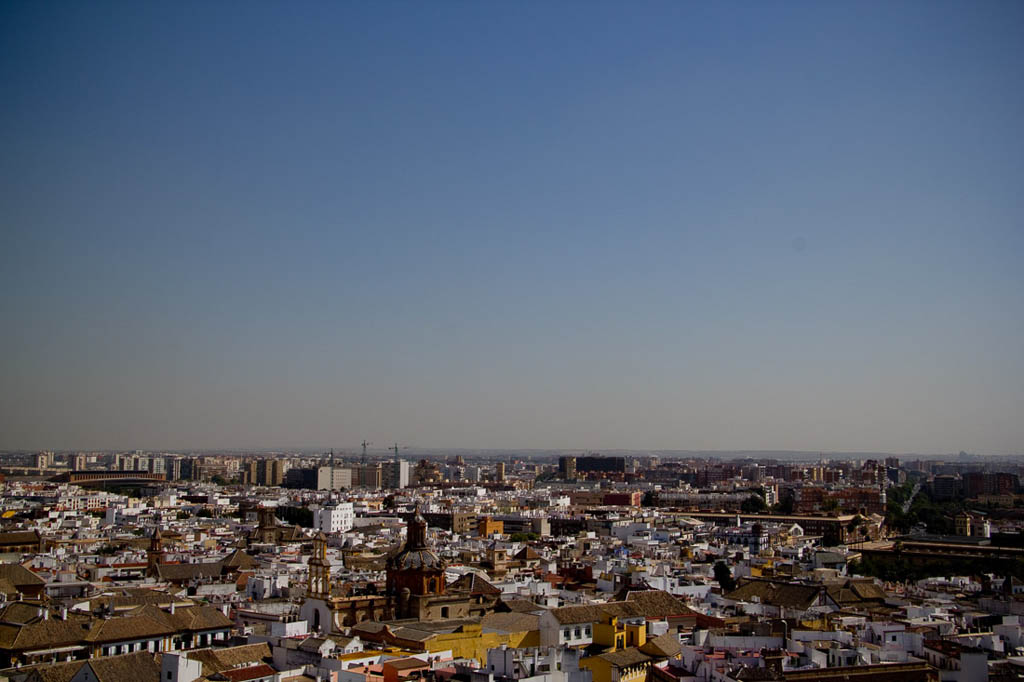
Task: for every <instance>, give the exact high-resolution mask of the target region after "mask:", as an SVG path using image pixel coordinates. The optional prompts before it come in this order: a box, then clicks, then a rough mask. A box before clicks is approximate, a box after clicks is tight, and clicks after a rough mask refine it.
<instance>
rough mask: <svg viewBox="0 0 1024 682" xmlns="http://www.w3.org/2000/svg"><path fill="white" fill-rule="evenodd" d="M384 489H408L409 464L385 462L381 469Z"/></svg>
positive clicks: (402, 461) (401, 461) (404, 462)
mask: <svg viewBox="0 0 1024 682" xmlns="http://www.w3.org/2000/svg"><path fill="white" fill-rule="evenodd" d="M382 469H383V473H384V487H385V488H407V487H409V463H408V462H406V461H405V460H397V461H394V462H386V463H385V464H384V465H383V467H382Z"/></svg>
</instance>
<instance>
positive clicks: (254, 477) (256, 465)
mask: <svg viewBox="0 0 1024 682" xmlns="http://www.w3.org/2000/svg"><path fill="white" fill-rule="evenodd" d="M242 482H243V483H246V484H248V485H265V486H279V485H282V484H283V483H284V462H282V461H281V460H279V459H262V458H261V459H251V460H249V461H248V462H246V463H245V464H243V466H242Z"/></svg>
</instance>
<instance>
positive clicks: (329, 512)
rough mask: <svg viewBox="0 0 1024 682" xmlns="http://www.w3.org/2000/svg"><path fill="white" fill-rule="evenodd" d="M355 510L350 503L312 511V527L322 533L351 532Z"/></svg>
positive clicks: (341, 503)
mask: <svg viewBox="0 0 1024 682" xmlns="http://www.w3.org/2000/svg"><path fill="white" fill-rule="evenodd" d="M355 515H356V514H355V509H354V507H353V505H352V503H351V502H340V503H338V504H336V505H334V506H332V507H321V508H319V509H314V510H313V527H314V528H316V529H317V530H321V531H323V532H324V533H346V532H348V531H350V530H352V524H353V520H354V519H355Z"/></svg>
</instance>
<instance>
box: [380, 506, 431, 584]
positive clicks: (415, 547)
mask: <svg viewBox="0 0 1024 682" xmlns="http://www.w3.org/2000/svg"><path fill="white" fill-rule="evenodd" d="M390 564H391V568H393V569H397V570H419V569H443V568H444V565H443V564H442V562H441V559H439V558H438V556H437V555H436V554H434V552H433V551H431V549H430V547H429V546H428V545H427V520H426V519H425V518H423V515H422V514H420V509H419V505H417V506H416V512H415V513H414V514H413V517H412V519H410V520H409V530H408V533H407V535H406V539H405V547H403V548H402V551H401V552H399V553H398V554H396V555H395V556H394V557H392V558H391V561H390Z"/></svg>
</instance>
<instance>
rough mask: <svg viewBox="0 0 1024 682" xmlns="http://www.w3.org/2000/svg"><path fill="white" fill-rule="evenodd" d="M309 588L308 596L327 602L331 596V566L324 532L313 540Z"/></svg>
mask: <svg viewBox="0 0 1024 682" xmlns="http://www.w3.org/2000/svg"><path fill="white" fill-rule="evenodd" d="M308 568H309V580H308V584H309V587H308V589H307V590H306V596H307V597H310V598H312V599H323V600H327V599H329V598H330V596H331V564H330V563H329V562H328V561H327V536H326V535H324V534H323V532H322V531H321V532H319V533H317V534H316V537H315V538H313V556H311V557H310V558H309V564H308Z"/></svg>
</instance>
